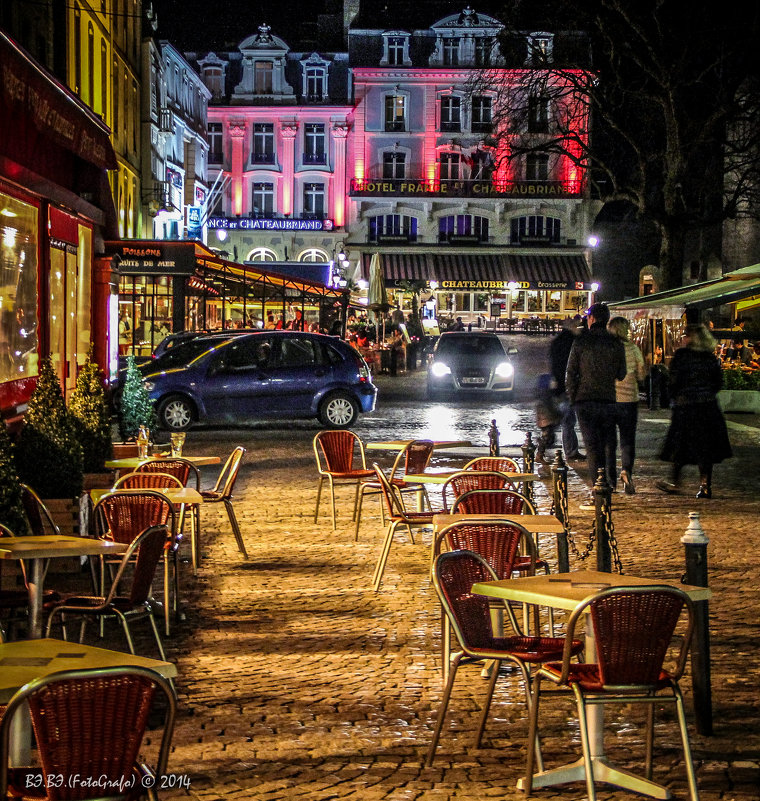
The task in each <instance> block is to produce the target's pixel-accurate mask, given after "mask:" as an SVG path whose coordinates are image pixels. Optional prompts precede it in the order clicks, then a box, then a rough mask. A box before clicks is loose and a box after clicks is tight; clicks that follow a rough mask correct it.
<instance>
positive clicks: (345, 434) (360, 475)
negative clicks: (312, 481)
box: [312, 430, 378, 538]
mask: <svg viewBox="0 0 760 801" xmlns="http://www.w3.org/2000/svg"><path fill="white" fill-rule="evenodd" d="M312 446H313V448H314V458H315V459H316V461H317V472H318V473H319V486H318V487H317V504H316V506H315V508H314V522H315V523H316V522H317V520H318V518H319V502H320V500H321V498H322V487H323V486H324V483H325V482H327V483H328V485H329V487H330V504H331V508H332V527H333V531H335V528H336V511H335V487H336V486H337V485H339V484H349V485H351V486H354V487H355V488H356V494H355V496H354V514H353V517H352V518H351V519H352V520H357V515H358V511H359V504H360V493H361V494H362V495H363V492H364V489H363V485H364V484H365V483H366V482H368V481H374V479H375V471H374V470H370V469H368V468H367V460H366V457H365V455H364V443H363V442H362V441H361V439H360V438H359V436H358V435H357V434H354V432H353V431H345V430H338V431H336V430H329V431H320V432H319V433H318V434H317V435H316V436H315V437H314V441H313V443H312ZM357 456H358V461H359V465H358V466H356V461H357ZM370 491H372V492H378V488H377V486H375V487H370ZM356 536H357V538H358V522H357V532H356Z"/></svg>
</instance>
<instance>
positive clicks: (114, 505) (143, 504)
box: [93, 489, 179, 635]
mask: <svg viewBox="0 0 760 801" xmlns="http://www.w3.org/2000/svg"><path fill="white" fill-rule="evenodd" d="M93 518H94V520H95V523H96V526H97V527H99V529H100V532H99V536H101V537H103V538H105V539H110V540H113V541H114V542H121V543H124V544H125V545H128V544H129V543H131V542H132V541H133V540H134V538H135V537H136V536H137V535H138V534H140V532H142V531H144V530H145V529H146V528H150V527H151V526H167V525H168V529H169V534H168V536H167V538H166V541H165V543H164V553H163V557H164V558H163V563H164V575H163V590H164V591H163V605H164V629H165V632H166V634H167V635H169V634H170V631H171V624H170V610H171V609H172V595H173V599H174V602H173V607H174V612H175V615H178V614H179V570H178V565H177V541H176V530H177V525H176V515H175V512H174V506H173V505H172V503H171V501H169V500H168V498H166V497H165V496H164V495H162V494H161V493H160V492H156V491H155V490H150V489H129V490H127V489H119V490H116V491H115V492H110V493H108V494H106V495H104V496H103V497H102V498H100V499H99V500H98V502H97V503H96V504H95V507H94V509H93ZM170 560H171V562H172V563H173V564H172V567H173V571H174V572H173V579H174V581H173V590H174V592H173V593H172V581H171V576H170V569H169V563H170ZM118 561H119V562H120V560H118ZM114 563H115V560H110V561H108V560H102V559H101V575H100V595H101V596H103V595H105V589H104V587H105V569H104V568H105V564H111V565H113V564H114Z"/></svg>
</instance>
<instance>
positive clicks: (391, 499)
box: [372, 463, 407, 518]
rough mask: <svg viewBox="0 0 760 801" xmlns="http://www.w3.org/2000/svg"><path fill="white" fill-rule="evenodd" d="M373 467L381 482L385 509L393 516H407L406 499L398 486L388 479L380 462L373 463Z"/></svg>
mask: <svg viewBox="0 0 760 801" xmlns="http://www.w3.org/2000/svg"><path fill="white" fill-rule="evenodd" d="M372 469H373V470H374V471H375V475H376V476H377V481H378V483H379V484H380V492H381V493H382V496H383V502H384V503H385V511H386V512H387V513H388V514H389V515H390V516H391V517H402V518H406V516H407V514H406V509H405V508H404V500H403V498H402V497H401V493H400V492H399V490H398V487H394V486H393V485H392V484H391V483H390V481H388V479H387V478H386V475H385V473H383V471H382V470H381V469H380V466H379V465H378V464H375V463H373V465H372Z"/></svg>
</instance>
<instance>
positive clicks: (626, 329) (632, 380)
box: [607, 317, 646, 495]
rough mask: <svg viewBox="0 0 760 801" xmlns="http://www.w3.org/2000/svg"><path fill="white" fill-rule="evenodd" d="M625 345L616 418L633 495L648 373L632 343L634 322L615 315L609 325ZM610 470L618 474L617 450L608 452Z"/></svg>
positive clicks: (625, 472) (626, 478)
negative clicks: (641, 401)
mask: <svg viewBox="0 0 760 801" xmlns="http://www.w3.org/2000/svg"><path fill="white" fill-rule="evenodd" d="M607 328H608V329H609V331H610V332H611V333H612V334H614V335H615V336H616V337H617V338H618V339H619V340H620V341H621V342H622V343H623V347H624V348H625V369H626V374H625V378H624V379H623V380H622V381H616V382H615V399H616V403H615V420H616V425H617V436H619V438H620V466H621V470H620V480H621V481H622V482H623V489H624V490H625V492H626V494H628V495H634V494H635V493H636V487H635V486H634V483H633V463H634V460H635V459H636V425H637V423H638V421H639V384H640V383H641V382H642V381H643V380H644V377H645V376H646V368H645V366H644V357H643V355H642V353H641V351H640V350H639V348H638V346H637V345H636V344H635V343H634V342H631V325H630V323H629V322H628V320H626V319H625V317H613V318H612V320H610V322H609V325H608V326H607ZM607 473H608V474H609V475H610V476H613V477H614V476H616V475H617V463H616V459H615V449H614V448H612V449H610V450H609V451H608V452H607Z"/></svg>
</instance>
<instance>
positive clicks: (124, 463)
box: [106, 453, 222, 470]
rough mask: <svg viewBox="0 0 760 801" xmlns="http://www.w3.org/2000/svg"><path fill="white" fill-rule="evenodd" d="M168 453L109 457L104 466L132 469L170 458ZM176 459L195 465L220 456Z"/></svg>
mask: <svg viewBox="0 0 760 801" xmlns="http://www.w3.org/2000/svg"><path fill="white" fill-rule="evenodd" d="M171 458H172V455H171V454H170V453H154V454H153V455H152V456H147V457H146V458H145V459H141V458H140V457H139V456H125V457H123V458H121V459H109V460H108V461H107V462H106V467H107V468H108V469H109V470H134V469H135V468H136V467H139V466H140V465H141V464H145V462H153V461H155V460H156V459H171ZM176 458H177V459H184V460H185V461H186V462H191V463H192V464H194V465H195V466H196V467H202V466H203V465H209V464H219V463H220V462H221V461H222V459H221V457H220V456H177V457H176Z"/></svg>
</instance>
